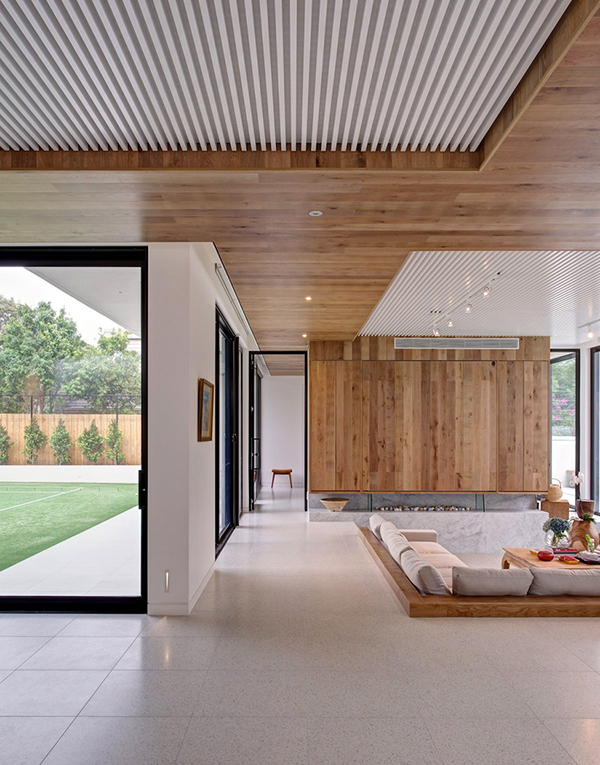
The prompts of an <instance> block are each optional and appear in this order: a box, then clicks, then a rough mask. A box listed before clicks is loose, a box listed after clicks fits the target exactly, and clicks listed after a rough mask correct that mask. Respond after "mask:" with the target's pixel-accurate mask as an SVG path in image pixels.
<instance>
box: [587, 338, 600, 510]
mask: <svg viewBox="0 0 600 765" xmlns="http://www.w3.org/2000/svg"><path fill="white" fill-rule="evenodd" d="M596 359H600V345H596V346H594V347H593V348H590V378H589V379H590V398H589V402H590V496H591V498H592V499H593V500H594V501H595V502H596V508H595V513H596V515H600V496H599V494H600V492H598V491H596V489H597V487H598V479H599V477H600V370H599V371H596V369H595V366H596Z"/></svg>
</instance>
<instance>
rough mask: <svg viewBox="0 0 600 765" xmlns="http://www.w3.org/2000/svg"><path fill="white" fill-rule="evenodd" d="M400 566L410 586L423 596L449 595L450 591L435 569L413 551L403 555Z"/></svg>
mask: <svg viewBox="0 0 600 765" xmlns="http://www.w3.org/2000/svg"><path fill="white" fill-rule="evenodd" d="M401 566H402V570H403V571H404V573H405V574H406V576H407V577H408V578H409V579H410V581H411V582H412V584H414V586H415V587H416V588H417V589H418V590H419V591H420V592H422V593H424V594H425V595H450V589H449V588H448V586H447V585H446V583H445V582H444V579H443V577H442V575H441V574H440V572H439V571H438V570H437V568H435V567H434V566H432V565H431V564H429V563H427V562H426V561H425V560H424V559H423V558H421V556H420V555H419V554H418V553H416V552H415V551H414V550H408V551H407V552H405V553H403V555H402V558H401Z"/></svg>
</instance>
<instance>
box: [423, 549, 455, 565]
mask: <svg viewBox="0 0 600 765" xmlns="http://www.w3.org/2000/svg"><path fill="white" fill-rule="evenodd" d="M416 552H419V551H418V550H416ZM419 555H421V557H422V558H423V560H424V561H425V563H429V564H430V565H431V566H435V567H436V568H458V567H459V566H464V567H465V568H466V567H467V564H466V563H463V561H462V560H461V559H460V558H458V557H457V556H456V555H453V554H452V553H450V552H448V551H447V550H444V552H443V553H430V554H429V555H422V554H421V553H420V552H419Z"/></svg>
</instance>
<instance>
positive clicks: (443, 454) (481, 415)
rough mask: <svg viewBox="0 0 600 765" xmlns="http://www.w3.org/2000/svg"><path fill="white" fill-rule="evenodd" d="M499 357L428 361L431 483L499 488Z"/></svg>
mask: <svg viewBox="0 0 600 765" xmlns="http://www.w3.org/2000/svg"><path fill="white" fill-rule="evenodd" d="M496 395H497V394H496V365H495V362H489V361H481V362H477V361H474V362H463V361H457V362H442V361H432V362H431V363H430V396H429V481H428V483H429V486H430V488H431V490H432V491H495V490H496V486H497V477H496V469H497V468H496V453H497V443H496V407H497V403H496Z"/></svg>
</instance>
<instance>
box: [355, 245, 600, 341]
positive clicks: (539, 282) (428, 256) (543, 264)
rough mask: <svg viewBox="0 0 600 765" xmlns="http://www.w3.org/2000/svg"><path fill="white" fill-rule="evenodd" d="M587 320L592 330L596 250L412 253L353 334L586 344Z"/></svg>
mask: <svg viewBox="0 0 600 765" xmlns="http://www.w3.org/2000/svg"><path fill="white" fill-rule="evenodd" d="M469 306H470V308H469V312H468V313H467V311H466V309H467V308H468V307H469ZM448 322H451V323H452V324H451V326H448ZM590 323H591V326H592V330H593V331H595V334H596V335H597V334H598V333H599V332H600V252H599V251H592V252H576V251H575V252H564V251H563V252H548V251H546V252H540V251H535V250H534V251H527V250H521V251H501V250H500V251H499V250H496V251H493V252H485V251H479V252H439V251H438V252H413V253H411V254H410V256H409V258H408V259H407V261H406V263H405V265H404V266H403V267H402V268H401V269H400V271H399V272H398V274H397V275H396V278H395V279H394V280H393V281H392V282H391V284H390V286H389V287H388V289H387V290H386V292H385V294H384V295H383V297H382V298H381V300H380V301H379V303H378V304H377V306H376V308H375V309H374V311H373V313H372V314H371V316H369V318H368V320H367V321H366V323H365V325H364V326H363V328H362V329H361V331H360V334H361V335H396V336H410V335H417V336H418V335H431V334H432V332H433V331H434V330H437V331H438V332H439V334H440V336H444V337H448V336H458V337H460V336H472V335H485V336H493V335H500V336H506V335H517V336H523V335H549V336H550V337H552V342H553V344H554V345H555V346H557V347H560V346H563V345H567V346H568V345H573V344H575V343H584V342H586V340H587V337H586V331H587V330H588V329H589V328H590Z"/></svg>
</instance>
